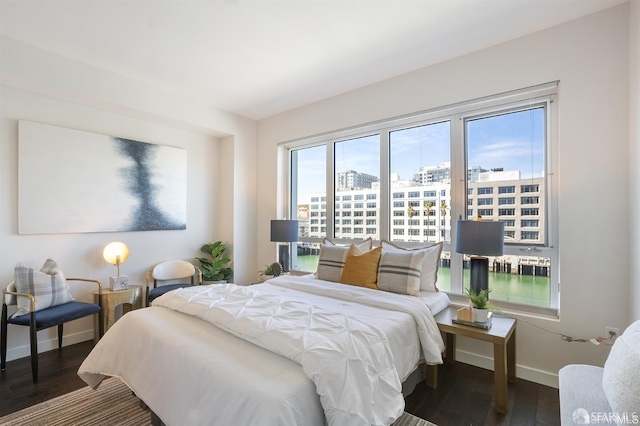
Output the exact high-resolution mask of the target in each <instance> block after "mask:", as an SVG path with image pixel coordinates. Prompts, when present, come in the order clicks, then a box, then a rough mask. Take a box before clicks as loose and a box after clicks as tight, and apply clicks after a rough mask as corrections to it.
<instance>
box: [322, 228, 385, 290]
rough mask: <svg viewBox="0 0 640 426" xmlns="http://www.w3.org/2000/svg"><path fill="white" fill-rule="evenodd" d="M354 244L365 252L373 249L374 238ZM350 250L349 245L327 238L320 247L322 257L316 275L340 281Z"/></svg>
mask: <svg viewBox="0 0 640 426" xmlns="http://www.w3.org/2000/svg"><path fill="white" fill-rule="evenodd" d="M354 245H355V247H356V248H357V249H358V250H360V252H362V253H364V252H367V251H369V250H371V247H372V245H373V240H372V239H371V237H369V238H367V239H366V240H364V241H363V242H361V243H359V244H354ZM348 251H349V246H348V245H346V246H344V245H337V244H336V243H334V242H333V241H331V240H330V239H328V238H325V239H324V242H323V243H322V247H320V258H319V259H318V269H317V270H316V277H317V278H318V279H320V280H325V281H332V282H334V283H337V282H338V281H340V275H342V268H344V262H345V261H346V260H347V252H348Z"/></svg>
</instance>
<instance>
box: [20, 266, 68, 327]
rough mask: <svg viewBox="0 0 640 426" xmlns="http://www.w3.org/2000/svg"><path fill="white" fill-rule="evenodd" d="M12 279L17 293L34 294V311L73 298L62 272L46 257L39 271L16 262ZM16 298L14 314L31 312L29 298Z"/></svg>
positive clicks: (66, 301)
mask: <svg viewBox="0 0 640 426" xmlns="http://www.w3.org/2000/svg"><path fill="white" fill-rule="evenodd" d="M14 281H15V284H16V291H17V292H18V293H29V294H33V295H34V296H35V298H36V311H39V310H42V309H46V308H48V307H50V306H57V305H62V304H63V303H68V302H72V301H74V300H75V299H74V298H73V296H72V295H71V292H70V291H69V286H68V285H67V281H66V279H65V277H64V274H63V273H62V271H61V270H60V268H59V267H58V264H57V263H56V262H54V261H53V260H52V259H47V261H46V262H45V263H44V265H43V266H42V268H40V271H36V270H35V269H33V268H29V267H27V266H25V265H23V264H22V263H18V264H17V265H16V267H15V272H14ZM17 299H18V300H17V304H18V311H17V312H16V313H15V314H14V316H20V315H25V314H28V313H29V312H31V301H30V299H29V298H27V297H18V298H17Z"/></svg>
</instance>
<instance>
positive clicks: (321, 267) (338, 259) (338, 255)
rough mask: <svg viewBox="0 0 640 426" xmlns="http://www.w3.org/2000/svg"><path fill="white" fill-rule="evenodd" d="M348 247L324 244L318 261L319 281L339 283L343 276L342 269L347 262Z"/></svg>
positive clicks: (317, 272)
mask: <svg viewBox="0 0 640 426" xmlns="http://www.w3.org/2000/svg"><path fill="white" fill-rule="evenodd" d="M348 252H349V248H348V247H342V246H334V245H328V244H324V245H323V246H322V248H320V258H319V259H318V270H317V271H316V275H317V276H318V279H320V280H325V281H332V282H334V283H337V282H338V281H340V275H342V268H344V263H345V261H346V260H347V253H348Z"/></svg>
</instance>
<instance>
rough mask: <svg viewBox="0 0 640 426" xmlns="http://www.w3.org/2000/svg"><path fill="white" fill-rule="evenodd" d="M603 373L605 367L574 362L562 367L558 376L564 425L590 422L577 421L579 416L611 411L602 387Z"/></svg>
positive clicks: (561, 421) (561, 416) (561, 420)
mask: <svg viewBox="0 0 640 426" xmlns="http://www.w3.org/2000/svg"><path fill="white" fill-rule="evenodd" d="M603 373H604V368H602V367H596V366H593V365H582V364H572V365H567V366H566V367H563V368H561V369H560V372H559V373H558V378H559V383H560V423H561V424H562V425H576V424H589V422H586V423H585V422H580V421H577V419H578V416H584V415H586V416H591V413H609V412H611V407H610V405H609V402H608V401H607V397H606V396H605V394H604V390H603V389H602V375H603ZM577 410H579V411H577ZM574 416H576V417H575V418H574ZM589 418H590V417H589ZM589 418H588V419H589ZM588 419H587V420H588Z"/></svg>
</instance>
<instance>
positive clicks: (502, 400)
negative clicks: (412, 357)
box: [435, 306, 516, 414]
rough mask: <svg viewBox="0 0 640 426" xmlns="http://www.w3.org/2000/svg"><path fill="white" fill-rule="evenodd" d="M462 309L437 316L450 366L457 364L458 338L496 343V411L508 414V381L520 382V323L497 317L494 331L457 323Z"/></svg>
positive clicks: (494, 354)
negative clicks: (518, 350) (455, 320)
mask: <svg viewBox="0 0 640 426" xmlns="http://www.w3.org/2000/svg"><path fill="white" fill-rule="evenodd" d="M457 310H458V308H456V307H452V306H450V307H448V308H447V309H445V310H443V311H442V312H440V313H439V314H438V315H436V316H435V319H436V322H437V323H438V328H439V329H440V331H441V332H443V333H445V339H446V340H445V344H446V348H447V349H446V359H445V362H446V363H447V364H454V363H455V362H456V336H465V337H470V338H472V339H477V340H484V341H485V342H490V343H492V344H493V377H494V397H495V404H496V411H497V412H498V413H501V414H507V382H511V383H513V382H515V379H516V320H515V318H507V317H501V316H499V315H494V316H493V319H492V320H491V321H492V325H491V328H490V329H489V330H483V329H481V328H476V327H471V326H468V325H462V324H455V323H453V322H452V321H451V320H452V319H453V318H455V317H456V312H457Z"/></svg>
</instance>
